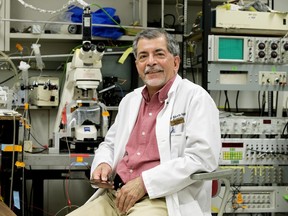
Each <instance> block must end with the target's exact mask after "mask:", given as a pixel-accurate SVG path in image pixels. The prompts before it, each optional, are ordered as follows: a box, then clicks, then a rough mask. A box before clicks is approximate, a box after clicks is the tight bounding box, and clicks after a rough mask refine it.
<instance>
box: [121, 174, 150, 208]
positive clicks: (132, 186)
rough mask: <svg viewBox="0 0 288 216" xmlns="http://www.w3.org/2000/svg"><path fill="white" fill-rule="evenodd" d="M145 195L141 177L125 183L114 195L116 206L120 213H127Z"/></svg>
mask: <svg viewBox="0 0 288 216" xmlns="http://www.w3.org/2000/svg"><path fill="white" fill-rule="evenodd" d="M145 194H146V189H145V186H144V183H143V180H142V177H141V176H140V177H138V178H135V179H133V180H131V181H129V182H127V183H126V184H125V185H124V186H123V187H122V188H121V189H119V190H118V191H117V193H116V206H117V208H118V209H119V211H120V212H123V213H124V212H127V211H128V210H129V209H130V208H131V207H132V206H134V204H135V203H136V202H137V201H138V200H139V199H141V198H142V197H143V196H144V195H145Z"/></svg>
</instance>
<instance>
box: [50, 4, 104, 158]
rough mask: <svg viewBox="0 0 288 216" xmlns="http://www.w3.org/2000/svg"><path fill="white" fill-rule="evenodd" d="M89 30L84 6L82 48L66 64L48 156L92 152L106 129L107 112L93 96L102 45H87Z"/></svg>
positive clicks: (100, 64) (89, 17) (99, 66)
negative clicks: (52, 141)
mask: <svg viewBox="0 0 288 216" xmlns="http://www.w3.org/2000/svg"><path fill="white" fill-rule="evenodd" d="M91 27H92V25H91V13H90V8H89V7H85V8H84V11H83V26H82V46H81V48H79V49H76V51H75V52H74V55H73V58H72V61H71V62H69V63H68V64H67V68H66V77H65V83H64V87H63V92H62V96H61V100H60V103H59V108H58V113H57V117H56V121H55V127H54V134H53V136H54V137H53V138H54V146H53V147H51V148H49V153H52V154H53V153H60V152H67V151H69V152H70V151H71V150H73V151H74V152H76V153H94V150H95V148H97V147H98V145H99V143H100V142H101V141H102V140H103V139H104V136H105V134H106V132H107V130H108V111H107V110H106V106H105V105H104V104H103V103H101V102H100V101H99V100H98V96H97V88H98V86H99V84H100V83H101V82H102V74H101V71H100V69H101V67H102V62H101V59H102V57H103V55H104V51H105V45H104V44H103V43H99V44H97V45H94V44H92V43H91V37H92V36H91Z"/></svg>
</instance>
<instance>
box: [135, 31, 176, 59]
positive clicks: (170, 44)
mask: <svg viewBox="0 0 288 216" xmlns="http://www.w3.org/2000/svg"><path fill="white" fill-rule="evenodd" d="M162 36H164V37H165V38H166V41H167V49H168V51H169V52H170V53H171V54H172V55H173V56H180V48H179V44H178V42H177V40H176V39H175V38H174V36H173V35H171V34H169V33H167V32H166V31H165V30H164V29H146V30H143V31H141V32H139V33H138V34H137V35H136V37H135V39H134V41H133V54H134V57H135V58H137V45H138V41H139V40H140V39H144V38H145V39H155V38H159V37H162Z"/></svg>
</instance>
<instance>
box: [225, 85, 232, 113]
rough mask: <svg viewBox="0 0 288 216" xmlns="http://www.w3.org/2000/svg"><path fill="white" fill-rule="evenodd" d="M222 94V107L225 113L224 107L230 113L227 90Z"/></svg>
mask: <svg viewBox="0 0 288 216" xmlns="http://www.w3.org/2000/svg"><path fill="white" fill-rule="evenodd" d="M224 94H225V105H224V110H225V111H226V107H227V109H228V112H230V111H231V109H230V103H229V99H228V94H227V90H225V91H224Z"/></svg>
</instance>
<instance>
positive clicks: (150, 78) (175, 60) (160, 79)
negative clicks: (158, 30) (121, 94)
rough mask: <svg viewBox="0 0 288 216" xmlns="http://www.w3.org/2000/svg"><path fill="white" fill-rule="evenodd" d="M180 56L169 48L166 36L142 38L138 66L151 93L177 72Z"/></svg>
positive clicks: (139, 72)
mask: <svg viewBox="0 0 288 216" xmlns="http://www.w3.org/2000/svg"><path fill="white" fill-rule="evenodd" d="M179 64H180V57H179V56H173V55H172V54H171V53H170V52H169V51H168V50H167V42H166V38H165V37H164V36H163V37H159V38H155V39H150V40H149V39H140V40H139V41H138V46H137V59H136V67H137V70H138V74H139V76H140V77H141V79H142V80H143V82H144V83H145V84H146V86H147V88H148V91H149V93H152V94H154V93H155V92H157V91H158V90H159V89H161V88H162V87H163V86H164V85H165V84H166V82H167V81H168V80H170V79H171V78H172V77H174V75H175V74H176V73H177V71H178V69H179Z"/></svg>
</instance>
